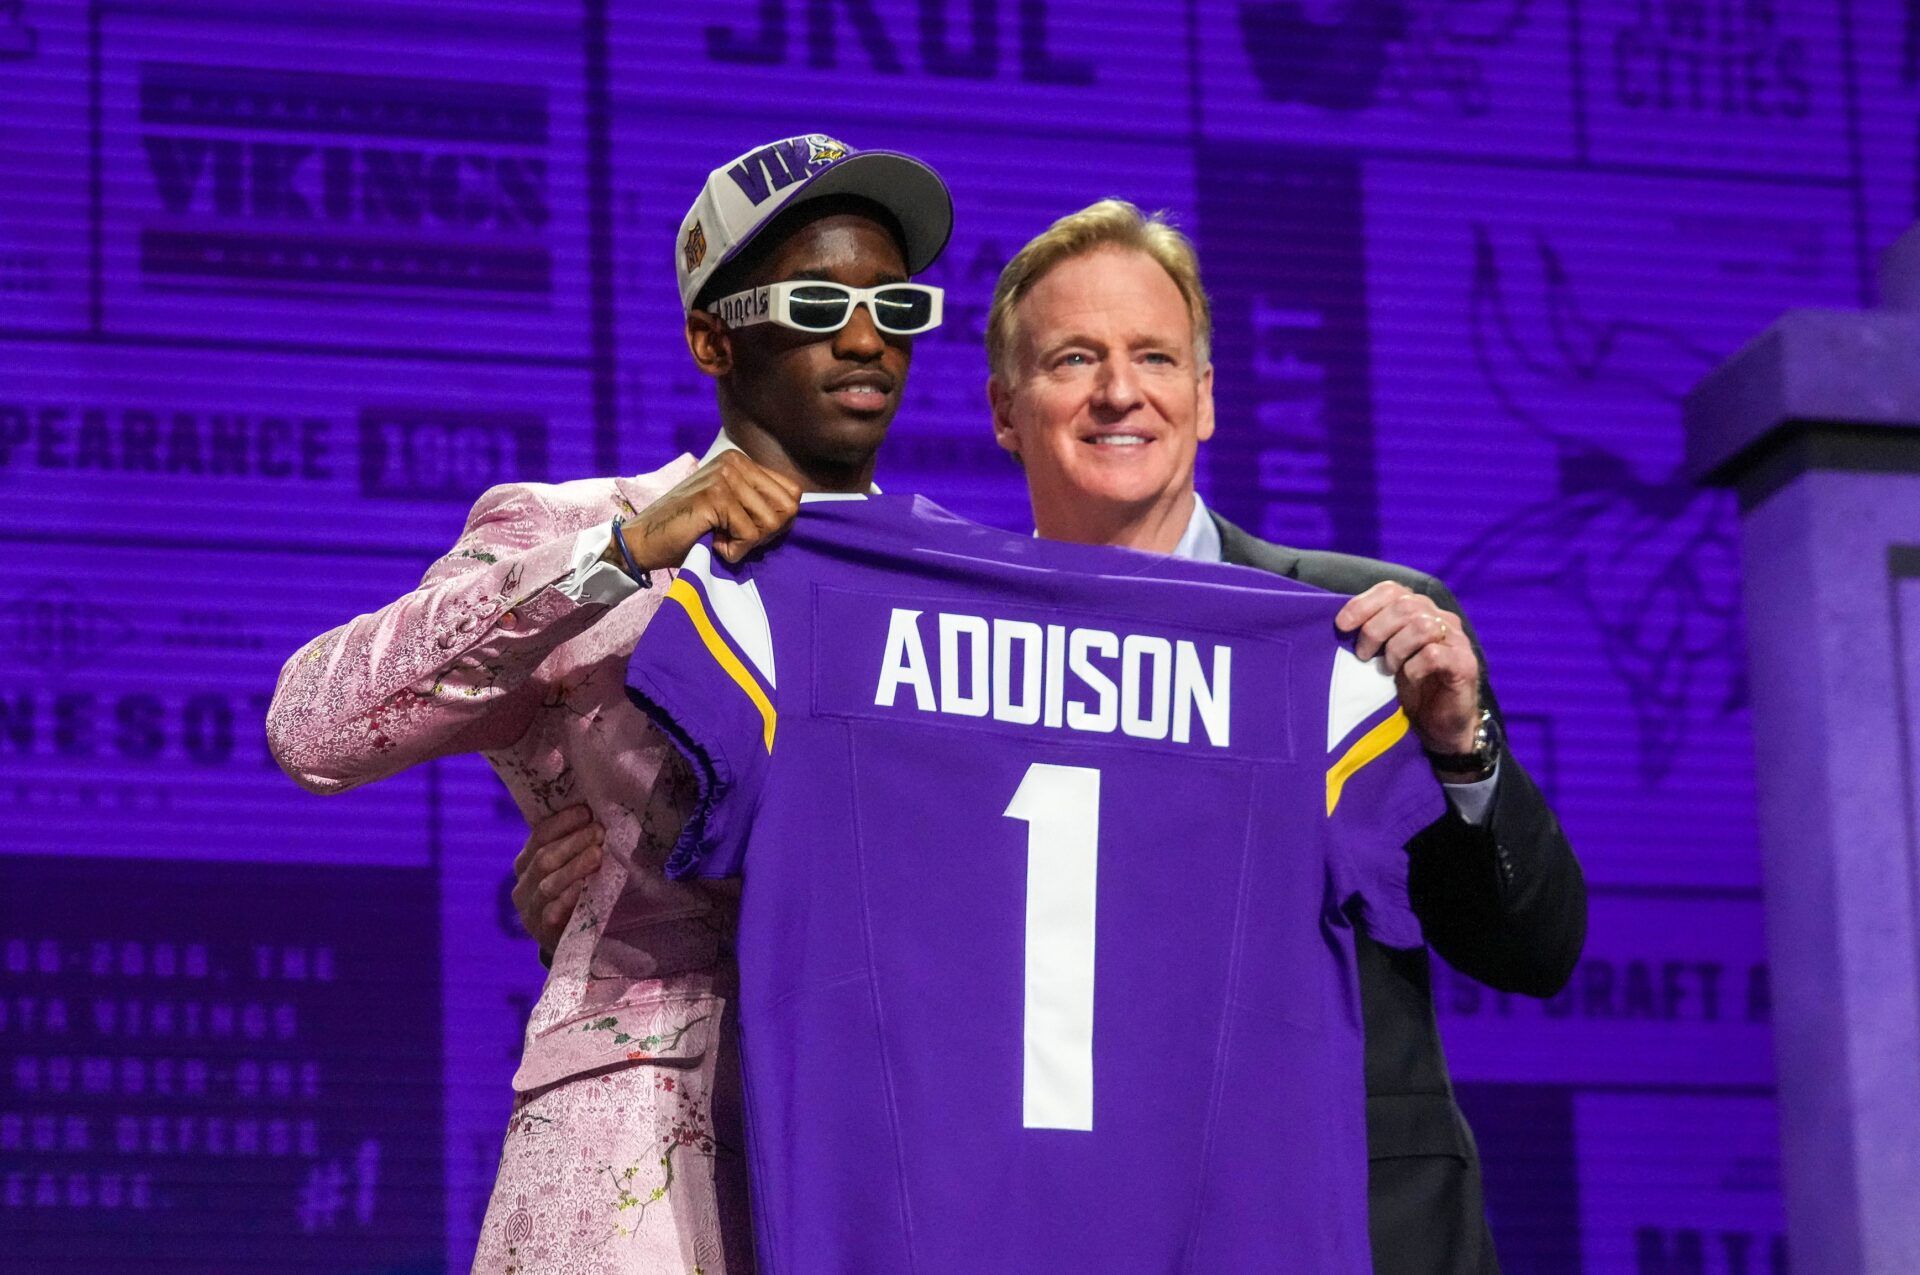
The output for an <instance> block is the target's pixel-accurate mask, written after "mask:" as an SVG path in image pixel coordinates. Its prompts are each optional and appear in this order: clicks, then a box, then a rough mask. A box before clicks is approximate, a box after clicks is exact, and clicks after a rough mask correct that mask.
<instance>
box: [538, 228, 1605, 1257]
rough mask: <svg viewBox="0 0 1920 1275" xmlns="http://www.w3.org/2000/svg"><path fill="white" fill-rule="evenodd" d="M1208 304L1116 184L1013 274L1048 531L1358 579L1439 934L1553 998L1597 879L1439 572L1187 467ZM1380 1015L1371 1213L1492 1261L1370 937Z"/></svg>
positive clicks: (1369, 967) (1398, 965)
mask: <svg viewBox="0 0 1920 1275" xmlns="http://www.w3.org/2000/svg"><path fill="white" fill-rule="evenodd" d="M1210 338H1211V319H1210V315H1209V312H1208V307H1207V300H1206V294H1205V292H1204V290H1203V289H1202V287H1201V284H1200V277H1199V265H1198V261H1197V259H1196V258H1195V256H1194V253H1193V249H1192V245H1191V244H1190V243H1188V241H1187V240H1186V239H1185V237H1184V236H1182V235H1180V234H1179V233H1178V232H1177V231H1175V230H1174V229H1173V228H1172V227H1170V226H1168V225H1165V224H1164V223H1162V222H1160V221H1159V220H1158V219H1157V218H1152V219H1150V218H1146V217H1143V216H1142V215H1141V213H1140V211H1139V210H1138V209H1137V208H1134V207H1133V206H1132V205H1131V204H1126V203H1122V202H1120V201H1112V200H1109V201H1102V202H1101V203H1099V204H1095V205H1093V206H1092V207H1090V208H1087V209H1084V210H1082V211H1081V212H1078V213H1075V214H1072V215H1071V216H1068V217H1065V218H1062V219H1061V220H1060V221H1059V222H1057V223H1055V225H1054V226H1053V227H1051V228H1050V229H1048V230H1047V231H1046V232H1045V233H1043V234H1042V235H1040V236H1039V237H1038V238H1036V239H1035V240H1034V241H1033V242H1031V243H1029V244H1028V245H1027V246H1026V247H1025V248H1023V249H1022V250H1021V251H1020V253H1019V254H1018V255H1017V256H1016V257H1015V258H1014V259H1013V261H1012V262H1010V263H1009V264H1008V265H1007V267H1006V269H1005V270H1004V271H1003V272H1002V274H1001V277H1000V281H999V284H998V286H997V288H996V289H995V294H994V302H993V306H992V309H991V312H990V316H989V327H988V352H989V360H990V364H991V367H992V380H991V382H990V385H989V398H990V401H991V403H992V407H993V419H994V429H995V435H996V437H997V439H998V440H999V441H1000V443H1001V445H1002V446H1003V447H1005V448H1006V449H1007V450H1008V451H1009V452H1010V453H1012V454H1013V455H1014V456H1015V457H1016V458H1017V459H1018V460H1019V462H1020V464H1021V466H1022V468H1023V470H1024V471H1025V475H1026V479H1027V485H1028V490H1029V493H1030V496H1031V499H1032V504H1033V514H1034V523H1035V526H1036V528H1037V529H1038V532H1039V534H1040V535H1042V536H1044V537H1048V538H1051V539H1059V540H1069V541H1077V542H1080V543H1086V544H1111V545H1126V546H1130V547H1133V548H1137V549H1145V550H1149V551H1153V552H1159V553H1173V554H1178V555H1180V556H1182V557H1187V558H1195V559H1201V560H1208V561H1216V562H1218V561H1225V562H1229V563H1235V564H1239V565H1245V566H1252V567H1256V568H1260V569H1264V570H1269V571H1274V572H1276V573H1278V574H1281V575H1285V576H1288V577H1291V578H1294V579H1298V580H1301V581H1303V582H1305V583H1308V584H1312V585H1315V586H1317V587H1320V588H1324V589H1327V590H1330V591H1332V592H1336V593H1345V594H1353V595H1357V596H1355V597H1354V598H1353V600H1352V602H1351V603H1350V604H1349V605H1348V606H1347V607H1346V608H1345V610H1344V611H1343V612H1342V613H1341V617H1340V622H1341V624H1342V625H1343V626H1344V627H1345V628H1347V629H1348V630H1350V631H1352V630H1357V631H1358V634H1359V636H1358V639H1357V650H1358V654H1360V655H1361V656H1362V657H1370V656H1372V655H1374V654H1375V653H1379V652H1384V654H1385V658H1386V661H1387V664H1388V666H1389V667H1390V668H1391V669H1392V670H1394V671H1395V673H1396V675H1397V677H1398V682H1399V687H1398V689H1399V693H1400V699H1401V704H1402V706H1403V707H1404V708H1405V709H1406V712H1407V715H1408V717H1409V719H1410V721H1411V722H1412V724H1413V728H1414V729H1415V731H1416V732H1417V733H1418V734H1419V735H1420V737H1421V740H1422V742H1423V744H1424V745H1425V746H1426V748H1427V749H1428V751H1429V754H1430V756H1431V757H1432V759H1433V765H1434V770H1435V778H1436V779H1437V780H1438V781H1440V782H1442V783H1443V784H1444V785H1445V791H1446V793H1447V795H1448V797H1449V800H1450V802H1451V804H1452V806H1453V809H1454V813H1453V814H1450V815H1449V816H1448V817H1447V818H1444V819H1442V820H1440V821H1438V822H1436V823H1435V824H1434V825H1433V826H1431V827H1429V828H1428V829H1426V830H1425V831H1423V832H1422V833H1421V834H1420V835H1419V836H1418V837H1416V838H1414V840H1413V841H1412V842H1411V843H1410V844H1409V846H1408V847H1407V850H1408V853H1409V854H1410V855H1411V857H1412V864H1411V868H1412V892H1413V903H1414V907H1415V911H1416V912H1417V913H1418V915H1419V917H1420V919H1421V922H1422V925H1423V927H1424V929H1425V931H1426V934H1427V936H1428V939H1429V941H1430V943H1431V945H1432V947H1433V948H1434V949H1435V950H1436V951H1439V952H1440V953H1441V954H1442V955H1443V956H1445V957H1446V958H1447V960H1448V961H1449V962H1450V963H1451V964H1453V965H1454V966H1455V967H1456V968H1458V969H1460V970H1461V971H1462V972H1464V973H1467V974H1469V975H1471V976H1472V977H1475V978H1478V979H1480V980H1482V981H1483V982H1486V983H1487V984H1489V985H1490V986H1493V987H1496V988H1499V989H1501V990H1503V991H1514V992H1522V993H1526V994H1530V995H1536V996H1548V995H1551V994H1553V993H1554V992H1555V991H1557V990H1558V989H1559V988H1560V987H1561V986H1562V985H1564V983H1565V981H1566V978H1567V976H1568V974H1569V972H1570V971H1571V969H1572V967H1573V964H1574V961H1575V960H1576V959H1577V958H1578V956H1579V952H1580V948H1581V946H1582V944H1583V942H1584V938H1585V923H1586V899H1585V887H1584V883H1583V881H1582V878H1581V873H1580V869H1579V865H1578V863H1577V862H1576V861H1575V859H1574V857H1573V854H1572V851H1571V848H1570V847H1569V846H1568V844H1567V841H1566V838H1565V836H1564V835H1563V834H1562V833H1561V831H1560V829H1559V825H1558V823H1557V822H1556V821H1555V820H1554V818H1553V815H1552V812H1551V811H1550V810H1549V809H1548V807H1547V804H1546V801H1545V799H1544V798H1543V797H1542V796H1541V794H1540V792H1539V790H1538V788H1536V787H1535V786H1534V784H1533V782H1532V780H1531V779H1530V778H1528V776H1527V774H1526V772H1525V770H1524V769H1523V768H1522V767H1521V766H1520V764H1519V762H1518V761H1516V760H1515V759H1513V758H1512V757H1510V756H1509V757H1503V756H1501V755H1500V743H1499V741H1500V735H1499V714H1498V708H1497V705H1496V703H1495V701H1494V698H1493V693H1492V689H1491V687H1490V686H1489V685H1488V684H1487V681H1486V678H1485V673H1484V668H1483V663H1482V660H1481V656H1480V650H1479V647H1478V644H1477V643H1476V642H1475V641H1474V640H1473V635H1472V630H1471V628H1470V626H1468V624H1467V623H1466V621H1465V620H1464V619H1463V618H1462V617H1461V615H1460V614H1459V605H1458V603H1457V602H1456V601H1455V600H1454V598H1453V596H1452V594H1451V593H1450V592H1449V591H1448V590H1447V588H1446V586H1445V585H1444V584H1442V583H1441V582H1440V581H1438V580H1436V579H1434V578H1433V577H1431V576H1428V575H1424V574H1422V573H1420V572H1416V571H1412V570H1409V569H1408V568H1405V567H1399V566H1395V565H1393V564H1390V563H1384V562H1377V561H1374V560H1372V559H1367V558H1359V557H1354V556H1352V555H1346V554H1337V553H1326V552H1314V551H1301V550H1293V549H1286V548H1282V547H1281V546H1278V545H1270V544H1267V543H1265V542H1263V541H1260V540H1257V539H1255V538H1254V537H1252V536H1249V535H1248V534H1247V533H1245V532H1244V531H1241V530H1240V529H1239V528H1238V527H1235V526H1234V525H1233V524H1231V523H1229V522H1227V521H1226V520H1225V519H1223V518H1219V517H1218V516H1217V515H1214V514H1212V513H1210V512H1209V511H1208V510H1207V508H1206V506H1205V504H1204V502H1202V501H1201V499H1200V497H1199V496H1198V494H1197V493H1196V492H1195V491H1194V487H1193V472H1194V463H1195V458H1196V456H1197V453H1198V450H1199V447H1200V444H1201V443H1203V442H1205V441H1206V440H1207V439H1208V438H1209V437H1211V435H1212V433H1213V430H1214V416H1213V396H1212V386H1213V370H1212V365H1211V363H1210V361H1209V357H1208V345H1209V341H1210ZM586 818H587V815H586V813H585V812H584V811H570V812H567V813H566V816H565V819H563V820H559V821H556V822H554V823H552V824H549V825H544V826H538V827H536V828H535V829H534V834H533V836H531V837H530V838H529V839H528V843H527V846H526V848H525V849H523V850H522V852H521V857H520V859H519V860H518V861H517V865H516V867H517V871H519V873H520V875H519V880H518V884H517V888H516V890H515V899H516V902H517V903H518V904H519V906H520V911H521V916H522V918H523V920H525V921H526V922H527V924H528V928H529V930H530V931H531V932H533V933H534V934H535V935H536V937H538V936H541V935H542V934H543V932H548V931H551V930H553V929H554V928H556V927H557V926H558V924H559V923H560V921H561V920H564V917H562V918H558V919H549V918H547V917H543V916H542V915H541V909H542V907H543V905H544V906H545V907H547V908H549V909H550V908H551V906H552V901H553V900H554V898H555V897H556V892H558V897H559V898H560V899H561V900H564V897H565V895H564V889H565V886H564V883H565V882H566V881H567V880H569V879H570V877H569V874H570V872H571V871H572V870H573V869H572V867H571V865H572V864H574V863H577V862H578V860H577V857H576V851H575V842H574V841H572V840H571V839H570V834H571V836H574V837H577V836H582V835H585V834H581V833H571V829H572V828H573V827H574V822H573V821H579V822H581V823H584V821H585V820H586ZM1359 956H1360V969H1361V996H1362V1009H1363V1012H1364V1015H1365V1019H1366V1072H1367V1075H1366V1080H1367V1094H1368V1114H1367V1120H1368V1141H1369V1152H1370V1158H1371V1165H1370V1173H1369V1188H1370V1201H1369V1204H1370V1223H1371V1235H1372V1243H1373V1251H1374V1262H1375V1267H1376V1269H1377V1270H1378V1271H1379V1272H1381V1273H1382V1275H1403V1273H1405V1275H1413V1273H1416V1272H1419V1273H1424V1272H1449V1273H1453V1272H1461V1273H1466V1272H1474V1273H1482V1272H1489V1271H1497V1270H1498V1264H1497V1261H1496V1259H1495V1256H1494V1252H1493V1245H1492V1240H1491V1237H1490V1235H1489V1234H1488V1231H1487V1225H1486V1219H1485V1216H1484V1213H1483V1210H1482V1207H1481V1201H1480V1173H1479V1164H1478V1159H1477V1154H1476V1151H1475V1148H1474V1144H1473V1139H1472V1135H1471V1133H1470V1132H1469V1131H1468V1129H1467V1126H1466V1122H1465V1119H1464V1117H1462V1115H1461V1114H1460V1111H1459V1109H1458V1107H1457V1106H1456V1105H1455V1103H1454V1100H1453V1095H1452V1089H1451V1083H1450V1081H1449V1079H1448V1076H1447V1071H1446V1064H1445V1060H1444V1057H1443V1055H1442V1053H1441V1049H1440V1041H1439V1036H1438V1032H1437V1029H1436V1026H1435V1023H1434V1019H1433V1005H1432V994H1431V991H1430V988H1429V983H1428V963H1427V955H1426V952H1425V951H1423V950H1417V951H1413V952H1396V951H1392V950H1390V949H1387V948H1384V947H1381V946H1379V945H1377V944H1373V943H1371V942H1368V941H1366V940H1365V939H1364V938H1363V939H1362V940H1361V943H1360V945H1359Z"/></svg>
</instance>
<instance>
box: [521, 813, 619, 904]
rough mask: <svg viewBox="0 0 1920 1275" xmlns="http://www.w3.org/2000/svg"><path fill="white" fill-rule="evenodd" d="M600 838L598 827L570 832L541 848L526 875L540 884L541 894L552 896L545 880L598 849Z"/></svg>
mask: <svg viewBox="0 0 1920 1275" xmlns="http://www.w3.org/2000/svg"><path fill="white" fill-rule="evenodd" d="M600 837H601V833H600V825H599V824H589V825H587V826H586V827H584V828H582V829H580V831H578V832H570V833H568V834H567V835H566V836H564V837H562V838H560V840H558V841H555V842H552V843H550V844H548V845H546V846H543V847H541V850H540V853H538V854H536V855H534V856H533V862H532V863H531V864H530V865H528V869H527V875H528V876H529V877H531V878H532V879H534V880H535V881H538V882H539V883H540V892H541V893H542V894H548V895H550V894H552V893H553V891H552V890H549V889H548V888H547V879H548V878H549V877H551V876H553V875H554V874H555V873H557V872H560V871H562V870H564V869H565V868H566V867H568V866H569V865H571V864H573V863H576V862H578V861H579V859H580V858H581V857H582V856H584V855H586V854H587V853H589V852H590V851H593V850H596V849H598V848H599V846H600Z"/></svg>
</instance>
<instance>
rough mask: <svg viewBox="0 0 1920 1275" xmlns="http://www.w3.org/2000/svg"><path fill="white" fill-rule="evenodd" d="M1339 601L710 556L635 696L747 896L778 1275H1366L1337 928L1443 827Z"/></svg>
mask: <svg viewBox="0 0 1920 1275" xmlns="http://www.w3.org/2000/svg"><path fill="white" fill-rule="evenodd" d="M1341 602H1342V599H1340V598H1338V597H1336V596H1334V595H1332V594H1329V593H1324V592H1322V591H1320V590H1317V589H1310V588H1307V587H1305V586H1301V585H1297V584H1293V583H1292V582H1289V581H1286V580H1281V579H1278V578H1276V577H1274V576H1271V575H1268V574H1265V573H1261V572H1256V571H1251V570H1247V569H1243V568H1239V567H1228V566H1217V565H1210V564H1199V563H1192V562H1186V561H1182V560H1180V559H1176V558H1168V557H1160V556H1156V555H1148V554H1139V553H1131V552H1127V551H1124V550H1115V549H1099V548H1088V547H1084V546H1077V545H1062V544H1056V543H1052V542H1048V541H1043V540H1035V539H1030V538H1026V537H1020V536H1012V535H1008V534H1006V533H1004V532H999V531H994V530H991V529H988V528H984V527H980V526H977V525H975V524H972V523H968V522H965V521H963V520H961V519H958V518H955V517H954V516H953V515H951V514H948V513H946V512H945V511H944V510H941V509H939V508H938V507H937V506H934V505H932V504H930V503H928V502H926V501H924V500H920V499H917V498H912V497H895V496H879V497H871V498H857V497H856V498H852V499H847V500H833V501H810V502H808V504H807V505H806V507H805V508H803V509H802V511H801V513H800V516H799V518H798V519H797V520H796V521H795V523H794V525H793V527H792V529H791V531H790V532H789V533H788V534H787V535H786V537H785V538H784V539H783V540H782V541H781V542H779V544H778V545H777V546H776V547H775V548H773V549H772V550H771V551H770V552H767V553H766V554H764V555H763V556H759V557H756V558H754V559H752V560H751V561H749V562H747V563H745V564H742V565H739V566H729V565H727V564H725V563H724V562H723V561H721V560H720V559H719V558H717V557H715V556H714V555H713V554H712V553H711V552H709V551H708V549H707V548H706V547H704V546H702V547H699V548H696V550H695V551H694V554H693V555H692V557H690V558H689V559H688V562H687V565H686V566H685V567H684V568H683V569H682V570H681V572H680V574H679V576H678V578H677V579H676V580H675V582H674V584H673V586H672V589H671V592H670V595H669V601H668V602H666V603H665V604H664V605H663V606H662V607H661V610H660V612H659V614H658V615H657V616H656V617H655V618H654V620H653V622H652V624H651V626H650V627H649V628H648V629H647V631H646V634H645V636H644V638H643V639H642V641H641V643H640V646H639V649H638V650H637V651H636V652H635V654H634V657H633V663H632V666H631V671H630V676H629V682H630V685H631V687H632V690H633V694H634V697H635V699H636V700H637V701H638V702H640V703H641V704H642V705H643V706H644V707H645V708H646V709H647V711H648V712H649V713H650V714H652V715H653V717H654V718H655V720H656V721H658V722H659V723H660V725H661V726H662V727H663V728H664V729H665V730H666V731H667V732H668V733H669V734H670V735H671V736H672V737H673V738H674V739H675V741H676V742H677V743H678V744H679V746H680V748H681V750H682V751H683V752H684V753H685V754H686V756H687V757H688V759H689V761H690V762H691V763H692V765H693V769H694V771H695V775H696V778H697V780H698V783H699V787H700V797H699V801H698V804H697V807H696V810H695V812H694V813H693V815H692V816H691V817H690V818H689V820H688V823H687V825H686V827H685V829H684V830H683V831H682V834H681V837H680V841H679V844H678V846H677V847H676V848H675V852H674V855H673V858H672V861H671V863H670V866H669V871H670V872H672V873H674V874H676V875H706V876H728V875H739V876H741V877H743V878H744V883H743V898H742V907H741V920H740V934H739V954H740V977H741V989H740V1021H741V1045H742V1051H743V1056H744V1064H745V1068H746V1083H747V1103H748V1108H747V1109H748V1140H749V1154H750V1157H751V1166H752V1182H753V1188H754V1209H755V1226H756V1231H757V1236H758V1250H759V1251H758V1260H759V1266H760V1269H761V1270H762V1271H763V1272H766V1273H767V1275H799V1273H808V1272H822V1273H823V1275H824V1273H827V1272H831V1273H832V1275H847V1273H848V1272H876V1273H877V1272H888V1273H892V1272H901V1271H913V1272H919V1273H920V1275H944V1273H946V1272H968V1273H969V1275H971V1273H973V1272H980V1271H994V1272H1009V1271H1034V1272H1041V1271H1044V1272H1050V1273H1052V1272H1077V1271H1086V1272H1122V1271H1124V1272H1172V1271H1183V1272H1195V1273H1196V1275H1197V1273H1199V1272H1219V1271H1265V1270H1289V1271H1313V1272H1348V1271H1366V1270H1368V1269H1370V1263H1369V1258H1368V1247H1367V1217H1366V1208H1367V1163H1366V1129H1365V1101H1364V1096H1363V1087H1362V1070H1361V1020H1360V1006H1359V991H1358V983H1357V978H1356V973H1355V968H1354V955H1353V929H1352V927H1353V926H1354V925H1356V924H1357V925H1360V926H1363V927H1364V928H1366V929H1367V930H1368V931H1369V932H1370V933H1371V934H1372V935H1373V936H1374V937H1375V938H1376V939H1378V940H1379V941H1381V942H1383V943H1387V944H1390V945H1394V946H1402V947H1406V946H1413V945H1417V944H1418V943H1419V942H1420V931H1419V927H1418V923H1417V922H1416V921H1415V920H1414V918H1413V915H1412V913H1411V911H1410V909H1409V906H1408V901H1407V888H1406V873H1407V861H1406V855H1405V852H1404V850H1403V846H1404V844H1405V842H1406V840H1407V838H1408V837H1409V836H1410V835H1412V834H1413V833H1414V832H1415V831H1416V830H1418V829H1419V828H1421V827H1423V826H1425V825H1426V824H1428V823H1430V822H1432V821H1433V820H1434V819H1435V818H1437V817H1439V815H1440V814H1441V812H1442V810H1443V809H1444V799H1443V797H1442V795H1441V790H1440V787H1439V785H1438V784H1437V783H1435V781H1434V779H1433V776H1432V773H1431V771H1430V770H1429V769H1428V767H1427V765H1426V763H1425V761H1424V759H1423V758H1422V756H1421V754H1420V752H1419V749H1418V747H1417V745H1416V744H1415V742H1414V740H1413V739H1412V737H1411V736H1410V735H1409V734H1408V731H1407V722H1406V717H1405V715H1404V714H1403V713H1402V712H1401V711H1400V710H1399V708H1398V706H1397V704H1396V702H1395V696H1394V687H1393V681H1392V679H1391V678H1390V677H1389V676H1388V675H1386V674H1385V673H1384V672H1383V671H1382V670H1381V669H1380V668H1379V667H1378V664H1377V662H1376V663H1373V664H1363V663H1362V662H1361V661H1360V660H1358V659H1357V658H1356V657H1355V656H1354V655H1353V654H1352V652H1351V650H1350V649H1348V648H1346V647H1345V646H1343V645H1342V644H1341V643H1340V642H1339V641H1338V639H1337V635H1336V633H1335V630H1334V626H1333V616H1334V613H1335V612H1336V611H1338V610H1339V608H1340V605H1341Z"/></svg>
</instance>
